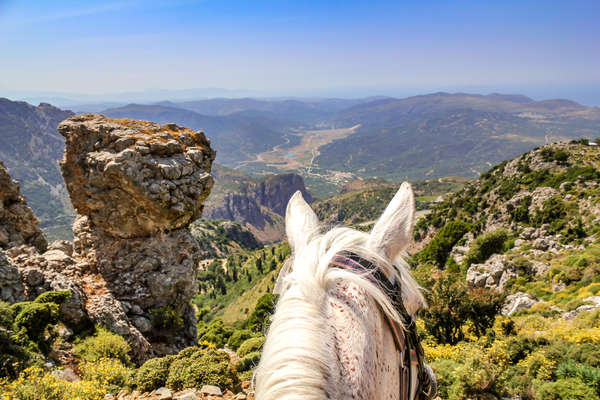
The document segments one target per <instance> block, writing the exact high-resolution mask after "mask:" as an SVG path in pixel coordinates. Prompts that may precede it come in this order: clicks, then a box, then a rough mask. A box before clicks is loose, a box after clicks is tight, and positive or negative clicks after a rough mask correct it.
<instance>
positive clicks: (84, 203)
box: [8, 114, 215, 361]
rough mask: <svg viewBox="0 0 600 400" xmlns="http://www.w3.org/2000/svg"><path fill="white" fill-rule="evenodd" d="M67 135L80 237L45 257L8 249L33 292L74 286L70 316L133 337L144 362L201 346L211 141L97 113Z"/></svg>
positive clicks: (74, 123) (71, 123) (68, 123)
mask: <svg viewBox="0 0 600 400" xmlns="http://www.w3.org/2000/svg"><path fill="white" fill-rule="evenodd" d="M59 131H60V133H61V134H62V135H63V136H64V137H65V138H66V149H65V154H64V157H63V159H62V160H61V168H62V171H63V176H64V179H65V183H66V186H67V188H68V190H69V194H70V196H71V199H72V202H73V205H74V207H75V209H76V210H77V213H78V215H77V218H76V221H75V223H74V225H73V233H74V237H75V239H74V242H73V244H72V245H71V244H70V243H68V242H56V243H53V244H52V245H51V246H50V249H49V250H48V251H46V252H44V253H39V252H38V251H37V250H36V249H35V248H33V247H30V246H25V245H23V246H19V247H12V248H11V249H10V250H9V251H8V254H9V256H10V261H11V262H12V263H14V264H15V265H16V266H17V267H18V269H19V273H20V275H21V277H22V281H23V285H24V293H25V295H26V296H27V297H34V296H35V295H37V294H39V293H40V292H43V291H46V290H50V289H52V290H58V289H61V290H63V289H69V290H71V292H72V293H73V298H72V299H71V300H70V301H69V302H68V303H67V304H65V305H64V306H63V309H64V310H63V313H66V314H68V315H67V316H68V317H70V318H67V319H68V320H70V321H72V322H73V323H75V324H76V323H83V322H85V320H86V319H90V320H91V321H92V322H93V323H94V324H98V325H105V326H108V327H109V328H110V329H111V330H113V331H115V332H116V333H118V334H120V335H123V336H125V337H126V338H127V339H128V340H129V341H130V342H131V343H132V347H133V352H134V358H135V359H136V360H137V361H143V360H145V359H147V358H149V357H151V356H153V355H157V354H166V353H172V352H174V351H176V350H177V349H180V348H183V347H185V346H189V345H191V344H193V343H195V340H196V327H195V317H194V312H193V310H192V308H191V306H190V299H191V297H192V296H193V295H194V294H195V292H196V275H197V267H198V258H199V246H198V243H197V242H196V240H195V239H194V237H193V236H192V235H191V233H190V231H189V229H188V225H189V224H190V223H191V222H192V221H193V220H195V219H197V218H198V217H200V216H201V213H202V208H203V202H204V200H205V199H206V197H207V196H208V194H209V192H210V189H211V187H212V185H213V180H212V177H211V176H210V170H211V166H212V161H213V160H214V157H215V152H214V151H213V150H212V149H211V147H210V143H209V141H208V140H207V139H206V137H205V136H204V134H203V133H202V132H199V131H192V130H189V129H185V128H180V127H178V126H176V125H172V124H167V125H162V126H161V125H158V124H153V123H147V122H141V121H132V120H114V119H109V118H106V117H103V116H100V115H95V114H84V115H78V116H74V117H71V118H69V119H67V120H65V121H64V122H63V123H61V124H60V126H59Z"/></svg>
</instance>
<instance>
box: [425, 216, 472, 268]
mask: <svg viewBox="0 0 600 400" xmlns="http://www.w3.org/2000/svg"><path fill="white" fill-rule="evenodd" d="M469 229H470V225H469V224H467V223H466V222H464V221H450V222H448V223H447V224H446V225H445V226H444V227H443V228H442V229H440V231H439V232H438V233H437V234H436V235H435V236H434V238H433V239H432V240H431V242H429V244H428V245H427V246H426V247H425V248H424V249H423V251H421V252H420V253H419V254H418V256H417V258H418V260H419V261H420V262H424V263H426V262H430V263H434V264H435V265H437V266H438V267H439V268H442V267H443V266H444V264H445V263H446V260H447V259H448V255H449V254H450V251H451V250H452V247H454V245H455V244H456V243H457V242H458V241H459V240H460V239H461V238H462V237H463V236H464V235H465V234H466V233H467V232H468V231H469Z"/></svg>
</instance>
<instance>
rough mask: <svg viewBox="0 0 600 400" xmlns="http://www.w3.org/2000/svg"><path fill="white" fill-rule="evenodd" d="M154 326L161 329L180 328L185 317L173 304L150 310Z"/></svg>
mask: <svg viewBox="0 0 600 400" xmlns="http://www.w3.org/2000/svg"><path fill="white" fill-rule="evenodd" d="M150 317H151V318H152V326H154V327H155V328H159V329H180V328H182V327H183V317H182V315H181V313H180V312H179V311H177V310H176V309H175V308H174V307H173V306H171V305H167V306H162V307H159V308H153V309H151V310H150Z"/></svg>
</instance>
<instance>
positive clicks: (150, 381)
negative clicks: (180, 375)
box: [134, 356, 176, 392]
mask: <svg viewBox="0 0 600 400" xmlns="http://www.w3.org/2000/svg"><path fill="white" fill-rule="evenodd" d="M175 357H176V356H166V357H159V358H152V359H150V360H148V361H146V362H145V363H144V364H143V365H142V366H141V367H140V368H139V369H138V370H137V372H136V374H135V377H134V384H135V386H136V388H137V390H139V391H140V392H151V391H153V390H156V389H158V388H160V387H163V386H165V385H166V384H167V378H168V376H169V367H170V366H171V363H173V360H174V359H175Z"/></svg>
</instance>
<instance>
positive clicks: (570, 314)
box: [412, 141, 600, 399]
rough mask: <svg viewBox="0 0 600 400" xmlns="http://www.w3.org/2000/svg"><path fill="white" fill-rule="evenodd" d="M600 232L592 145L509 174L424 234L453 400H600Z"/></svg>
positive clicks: (451, 203)
mask: <svg viewBox="0 0 600 400" xmlns="http://www.w3.org/2000/svg"><path fill="white" fill-rule="evenodd" d="M599 231H600V147H598V146H590V145H587V144H586V142H585V141H582V142H573V143H566V142H565V143H558V144H554V145H550V146H545V147H542V148H537V149H534V150H533V151H530V152H528V153H525V154H523V155H522V156H519V157H517V158H515V159H513V160H511V161H510V162H504V163H501V164H499V165H497V166H496V167H494V168H492V169H491V170H490V171H488V172H486V173H484V174H482V176H481V177H480V179H478V180H477V181H475V182H473V183H471V184H468V185H467V186H465V188H464V189H462V190H459V191H458V192H456V193H455V194H453V195H450V196H448V197H447V198H446V199H445V200H444V201H443V202H441V203H440V204H438V205H437V206H436V207H435V208H434V209H433V210H432V212H431V213H430V214H429V215H427V216H425V217H424V218H422V219H421V220H420V221H419V222H418V224H417V227H416V229H415V232H414V235H415V239H416V240H417V241H418V242H420V243H421V246H420V248H422V250H421V251H420V252H418V253H417V254H416V255H415V256H414V257H413V260H412V264H413V265H414V266H415V268H416V270H415V275H416V276H417V278H418V280H419V281H420V283H421V284H422V285H423V286H425V287H426V288H428V289H429V290H428V292H426V294H427V297H428V302H429V304H430V308H429V309H428V310H427V311H425V312H424V313H423V321H422V325H421V326H422V328H423V334H424V337H425V341H426V345H425V351H426V354H427V356H428V358H429V360H430V361H431V362H432V366H433V368H434V370H435V371H436V373H437V375H438V378H439V379H440V384H441V387H440V389H441V390H440V395H441V396H442V398H449V399H460V398H464V396H468V397H471V398H499V397H513V396H519V397H521V398H526V399H536V398H544V399H545V398H597V397H596V396H598V394H599V392H600V391H599V389H598V388H599V387H598V385H597V384H598V380H597V379H596V378H595V377H597V376H598V373H599V372H600V363H599V362H598V360H599V358H598V354H600V323H599V321H600V319H599V316H600V301H598V300H599V299H600V297H599V296H598V295H599V294H600V274H599V272H600V243H599V238H598V232H599ZM549 396H558V397H549ZM573 396H575V397H573ZM577 396H580V397H577Z"/></svg>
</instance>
